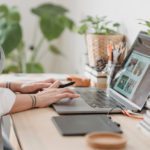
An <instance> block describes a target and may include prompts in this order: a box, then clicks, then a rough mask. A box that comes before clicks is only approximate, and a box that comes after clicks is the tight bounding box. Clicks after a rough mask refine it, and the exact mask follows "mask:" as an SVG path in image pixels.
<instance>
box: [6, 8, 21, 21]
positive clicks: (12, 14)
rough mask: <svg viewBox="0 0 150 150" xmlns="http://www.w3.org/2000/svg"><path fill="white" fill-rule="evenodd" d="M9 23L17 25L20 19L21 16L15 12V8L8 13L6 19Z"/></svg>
mask: <svg viewBox="0 0 150 150" xmlns="http://www.w3.org/2000/svg"><path fill="white" fill-rule="evenodd" d="M8 19H9V21H11V22H17V23H19V21H20V19H21V16H20V14H19V12H18V10H17V8H16V7H12V9H10V12H9V17H8Z"/></svg>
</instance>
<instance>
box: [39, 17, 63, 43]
mask: <svg viewBox="0 0 150 150" xmlns="http://www.w3.org/2000/svg"><path fill="white" fill-rule="evenodd" d="M40 27H41V30H42V33H43V35H44V37H46V39H47V40H54V39H56V38H58V37H59V36H60V35H61V34H62V32H63V31H64V26H62V23H61V20H60V19H56V17H53V18H48V19H44V18H43V19H41V21H40Z"/></svg>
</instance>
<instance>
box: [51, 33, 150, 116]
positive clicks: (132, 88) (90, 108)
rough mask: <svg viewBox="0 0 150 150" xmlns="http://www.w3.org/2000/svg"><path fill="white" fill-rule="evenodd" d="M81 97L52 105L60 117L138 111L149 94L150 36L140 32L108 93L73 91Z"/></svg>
mask: <svg viewBox="0 0 150 150" xmlns="http://www.w3.org/2000/svg"><path fill="white" fill-rule="evenodd" d="M75 91H76V92H77V93H79V94H80V95H81V96H80V98H77V99H72V100H70V99H63V100H61V101H59V102H57V103H55V104H53V107H54V109H55V110H56V111H57V112H58V113H59V114H93V113H119V112H121V111H122V109H128V110H131V111H134V112H137V111H141V110H142V108H143V107H144V105H145V102H146V101H147V98H148V94H149V92H150V36H147V35H146V34H144V33H143V32H140V33H139V34H138V36H137V38H136V40H135V42H134V44H133V46H132V47H131V49H130V52H129V54H128V56H127V58H126V59H125V61H124V63H123V65H122V67H121V70H120V71H119V72H118V73H117V74H116V75H115V77H114V79H113V80H112V81H111V85H110V88H109V89H108V90H107V92H105V91H102V90H100V89H97V88H75Z"/></svg>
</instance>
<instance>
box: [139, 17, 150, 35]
mask: <svg viewBox="0 0 150 150" xmlns="http://www.w3.org/2000/svg"><path fill="white" fill-rule="evenodd" d="M140 21H141V22H140V23H139V24H141V25H144V26H145V27H146V28H147V30H146V32H147V34H149V35H150V20H143V19H140Z"/></svg>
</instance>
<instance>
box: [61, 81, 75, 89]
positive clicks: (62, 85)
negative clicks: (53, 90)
mask: <svg viewBox="0 0 150 150" xmlns="http://www.w3.org/2000/svg"><path fill="white" fill-rule="evenodd" d="M73 84H75V82H73V81H72V82H69V83H66V84H60V85H59V87H58V88H64V87H67V86H71V85H73Z"/></svg>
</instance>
